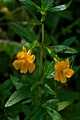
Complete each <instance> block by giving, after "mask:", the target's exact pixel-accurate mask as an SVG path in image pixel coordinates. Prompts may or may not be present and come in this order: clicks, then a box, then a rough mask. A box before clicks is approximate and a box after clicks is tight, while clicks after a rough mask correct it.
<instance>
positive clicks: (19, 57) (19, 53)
mask: <svg viewBox="0 0 80 120" xmlns="http://www.w3.org/2000/svg"><path fill="white" fill-rule="evenodd" d="M24 56H25V54H24V52H23V51H21V52H18V53H17V58H18V59H23V58H24Z"/></svg>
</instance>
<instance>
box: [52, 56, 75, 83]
mask: <svg viewBox="0 0 80 120" xmlns="http://www.w3.org/2000/svg"><path fill="white" fill-rule="evenodd" d="M55 62H56V64H55V65H54V69H55V71H56V73H55V75H54V79H55V80H57V81H60V82H61V83H66V81H67V79H66V78H70V77H71V76H72V75H73V74H74V71H73V70H72V69H69V67H70V64H69V59H68V58H67V59H66V60H65V61H58V60H55Z"/></svg>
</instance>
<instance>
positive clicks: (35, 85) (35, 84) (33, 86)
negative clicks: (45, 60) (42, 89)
mask: <svg viewBox="0 0 80 120" xmlns="http://www.w3.org/2000/svg"><path fill="white" fill-rule="evenodd" d="M38 85H39V83H38V82H36V83H34V84H33V85H32V87H31V91H33V90H34V89H35V88H36V87H37V86H38Z"/></svg>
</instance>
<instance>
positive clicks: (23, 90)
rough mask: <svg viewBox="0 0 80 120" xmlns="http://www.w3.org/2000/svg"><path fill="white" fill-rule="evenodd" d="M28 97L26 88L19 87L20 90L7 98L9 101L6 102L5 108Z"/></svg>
mask: <svg viewBox="0 0 80 120" xmlns="http://www.w3.org/2000/svg"><path fill="white" fill-rule="evenodd" d="M29 96H30V91H29V90H28V89H27V87H26V86H23V87H21V88H20V89H18V90H16V91H15V92H14V93H13V94H12V95H11V96H10V98H9V100H8V101H7V102H6V105H5V107H9V106H12V105H14V104H16V103H17V102H20V101H21V100H23V99H25V98H27V97H29Z"/></svg>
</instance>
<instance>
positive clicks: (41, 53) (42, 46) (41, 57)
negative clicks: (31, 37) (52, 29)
mask: <svg viewBox="0 0 80 120" xmlns="http://www.w3.org/2000/svg"><path fill="white" fill-rule="evenodd" d="M43 50H44V23H42V44H41V48H40V74H41V73H42V66H43Z"/></svg>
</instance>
